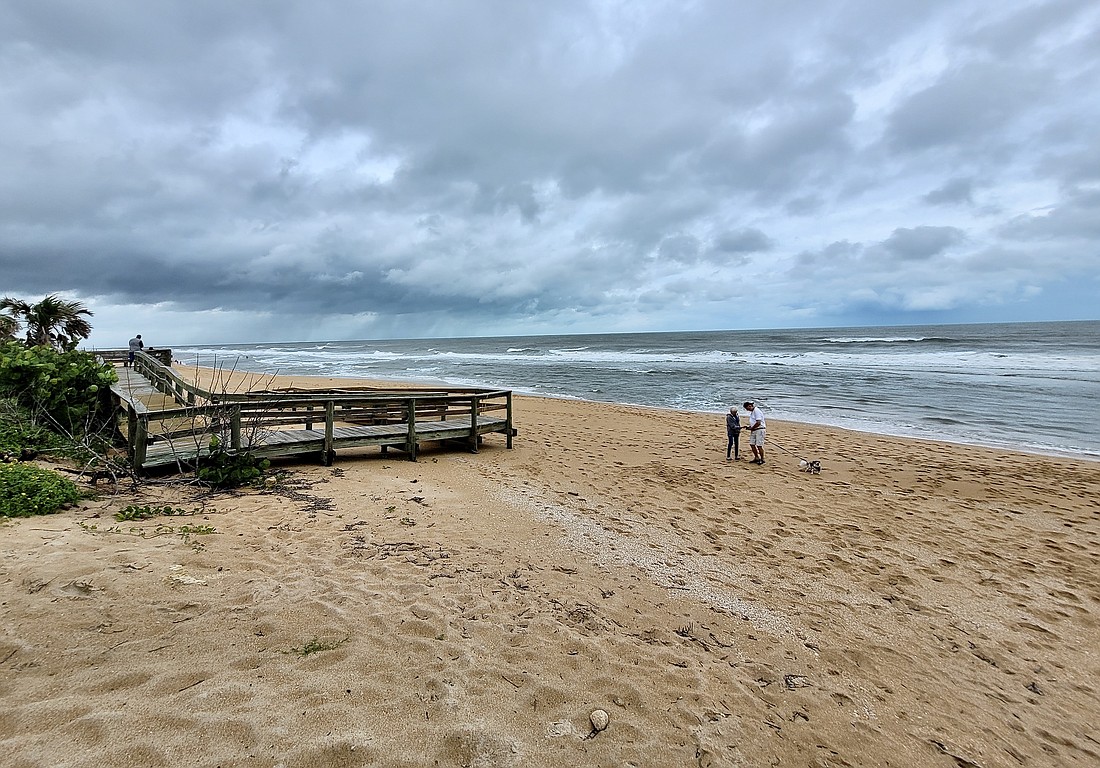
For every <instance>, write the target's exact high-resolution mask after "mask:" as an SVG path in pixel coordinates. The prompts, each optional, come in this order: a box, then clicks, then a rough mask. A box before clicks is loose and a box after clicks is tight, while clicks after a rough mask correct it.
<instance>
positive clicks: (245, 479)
mask: <svg viewBox="0 0 1100 768" xmlns="http://www.w3.org/2000/svg"><path fill="white" fill-rule="evenodd" d="M270 466H271V462H270V461H268V460H267V459H265V458H262V457H260V456H254V455H252V454H251V453H234V452H231V451H228V450H226V449H225V447H224V443H222V442H221V441H219V440H218V438H217V437H212V438H210V455H208V456H203V457H202V458H201V459H199V462H198V469H197V471H196V473H195V474H197V475H198V478H199V480H202V481H203V482H204V483H207V484H208V485H210V486H211V487H212V488H238V487H240V486H242V485H248V484H249V483H253V482H255V481H257V480H259V479H260V478H261V477H263V474H264V470H266V469H267V468H268V467H270Z"/></svg>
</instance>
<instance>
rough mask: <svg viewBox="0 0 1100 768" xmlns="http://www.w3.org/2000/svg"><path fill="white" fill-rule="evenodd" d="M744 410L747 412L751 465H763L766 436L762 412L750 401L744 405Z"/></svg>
mask: <svg viewBox="0 0 1100 768" xmlns="http://www.w3.org/2000/svg"><path fill="white" fill-rule="evenodd" d="M744 406H745V410H746V411H748V412H749V448H752V456H753V459H752V463H753V464H763V463H764V436H765V434H767V425H766V424H765V422H764V412H763V411H762V410H760V409H759V408H757V407H756V405H755V404H754V403H753V402H752V401H751V400H747V401H746V402H745V403H744Z"/></svg>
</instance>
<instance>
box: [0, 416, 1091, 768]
mask: <svg viewBox="0 0 1100 768" xmlns="http://www.w3.org/2000/svg"><path fill="white" fill-rule="evenodd" d="M516 424H517V427H518V428H519V437H518V438H517V440H516V444H515V445H516V447H515V448H514V449H513V450H511V451H508V450H505V448H504V447H503V439H502V438H500V439H497V440H494V438H492V437H490V438H488V439H487V440H486V443H485V446H484V447H483V449H482V451H481V452H480V453H478V454H466V453H456V452H453V451H450V450H438V449H437V450H433V449H428V450H426V451H425V452H424V453H423V454H422V455H421V458H420V461H418V462H416V463H412V462H407V461H404V460H402V459H401V458H400V457H399V456H397V455H394V454H392V453H391V454H390V455H388V456H385V457H383V456H381V455H380V454H379V452H378V451H376V450H373V451H371V450H364V451H360V452H354V453H353V452H349V453H346V454H345V453H341V454H340V455H339V456H338V458H337V461H336V463H335V465H334V466H333V467H331V468H324V467H320V466H311V465H304V464H290V465H284V466H281V467H279V469H280V470H282V471H283V472H284V474H283V475H281V480H280V481H279V482H278V483H276V484H274V485H272V486H271V487H269V488H267V489H266V490H263V491H247V492H241V493H235V494H213V495H203V494H202V493H201V492H199V491H198V490H197V489H195V488H194V487H192V486H184V485H179V484H175V485H169V484H160V483H148V484H145V485H143V486H141V487H140V488H138V489H132V488H129V487H120V488H119V489H118V490H117V492H116V493H114V494H111V495H104V496H102V497H101V498H99V499H97V500H95V501H91V502H87V503H85V504H84V505H82V506H81V507H80V508H78V509H73V510H70V511H67V512H63V513H61V514H59V515H56V516H51V517H48V518H38V519H31V520H19V521H13V522H7V523H5V524H3V525H2V526H0V550H2V557H0V603H2V609H3V617H4V621H3V627H2V630H0V764H2V765H4V766H10V767H11V768H20V767H23V766H74V767H75V766H97V767H98V766H180V765H195V766H211V767H213V766H249V767H252V766H288V767H289V766H361V765H363V766H365V765H386V766H421V765H439V766H556V765H615V766H629V765H635V766H673V765H698V766H756V765H784V766H787V765H809V766H841V765H863V766H884V765H897V766H982V767H983V768H990V767H991V766H1012V765H1022V766H1062V765H1096V764H1100V741H1098V740H1100V735H1098V732H1097V730H1096V725H1095V724H1096V722H1097V721H1098V720H1100V696H1098V693H1097V690H1096V685H1097V681H1098V680H1100V662H1098V661H1097V658H1096V652H1095V651H1096V648H1098V647H1100V626H1098V624H1097V619H1096V616H1097V615H1098V611H1097V609H1098V607H1100V568H1098V565H1100V564H1098V562H1097V553H1098V552H1100V541H1098V535H1100V504H1098V499H1100V464H1097V463H1095V462H1087V461H1077V460H1070V459H1061V458H1045V457H1039V456H1032V455H1024V454H1012V453H1009V452H1004V451H993V450H985V449H977V448H967V447H961V446H954V445H948V444H939V443H931V442H921V441H911V440H901V439H894V438H883V437H876V436H872V435H863V434H857V433H851V432H845V431H842V430H835V429H827V428H821V427H809V426H805V425H798V424H791V423H781V422H770V423H769V427H770V429H769V433H770V435H769V436H770V437H771V438H772V439H773V447H772V448H771V452H770V453H769V456H768V463H767V465H766V466H764V467H756V466H753V465H750V464H748V463H747V462H745V461H741V462H726V461H725V456H724V449H725V434H724V424H723V422H722V419H721V417H717V416H715V417H709V416H705V415H700V414H689V413H678V412H672V411H659V410H650V409H643V408H634V407H624V406H614V405H604V404H593V403H583V402H576V401H563V400H548V399H540V398H519V399H518V400H517V407H516ZM777 445H782V446H784V447H785V448H786V449H787V452H784V451H781V450H779V449H778V448H777V447H776V446H777ZM799 457H809V458H814V459H818V460H820V461H821V462H822V473H821V474H820V475H809V474H806V473H803V472H799V471H798V459H799ZM152 503H157V504H161V503H167V504H170V505H172V506H174V507H177V508H180V509H182V510H184V511H187V512H193V513H194V514H191V515H187V516H179V517H177V516H172V517H159V518H156V519H154V520H149V521H141V522H133V523H118V522H116V521H115V520H114V518H113V516H112V515H113V513H114V512H115V511H117V510H119V509H122V508H124V507H126V506H127V505H128V504H152ZM184 525H189V526H208V527H211V528H213V529H215V530H216V532H212V533H181V532H180V531H181V528H180V526H184ZM158 526H160V527H159V528H158ZM199 530H202V529H199ZM595 709H602V710H605V711H606V712H607V713H608V714H609V716H610V725H609V726H608V727H607V729H606V730H604V731H602V732H594V730H593V728H592V725H591V722H590V720H589V715H590V713H591V712H592V711H593V710H595Z"/></svg>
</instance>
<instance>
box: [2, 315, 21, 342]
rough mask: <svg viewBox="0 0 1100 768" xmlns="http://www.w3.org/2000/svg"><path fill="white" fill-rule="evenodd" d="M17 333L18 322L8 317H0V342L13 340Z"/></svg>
mask: <svg viewBox="0 0 1100 768" xmlns="http://www.w3.org/2000/svg"><path fill="white" fill-rule="evenodd" d="M18 332H19V321H18V320H16V319H15V318H14V317H10V316H8V315H0V341H7V340H8V339H14V338H15V334H16V333H18Z"/></svg>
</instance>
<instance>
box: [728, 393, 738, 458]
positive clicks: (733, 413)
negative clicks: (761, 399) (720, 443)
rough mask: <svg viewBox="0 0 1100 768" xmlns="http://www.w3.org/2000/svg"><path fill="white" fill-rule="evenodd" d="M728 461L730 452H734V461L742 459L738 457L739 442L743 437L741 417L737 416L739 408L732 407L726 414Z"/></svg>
mask: <svg viewBox="0 0 1100 768" xmlns="http://www.w3.org/2000/svg"><path fill="white" fill-rule="evenodd" d="M726 437H727V438H728V442H727V443H726V461H729V460H730V451H731V450H732V451H733V460H734V461H736V460H737V459H739V458H741V457H740V456H739V455H738V448H739V446H738V440H739V438H740V437H741V417H740V416H738V415H737V406H732V407H731V408H730V412H729V413H727V414H726Z"/></svg>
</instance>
